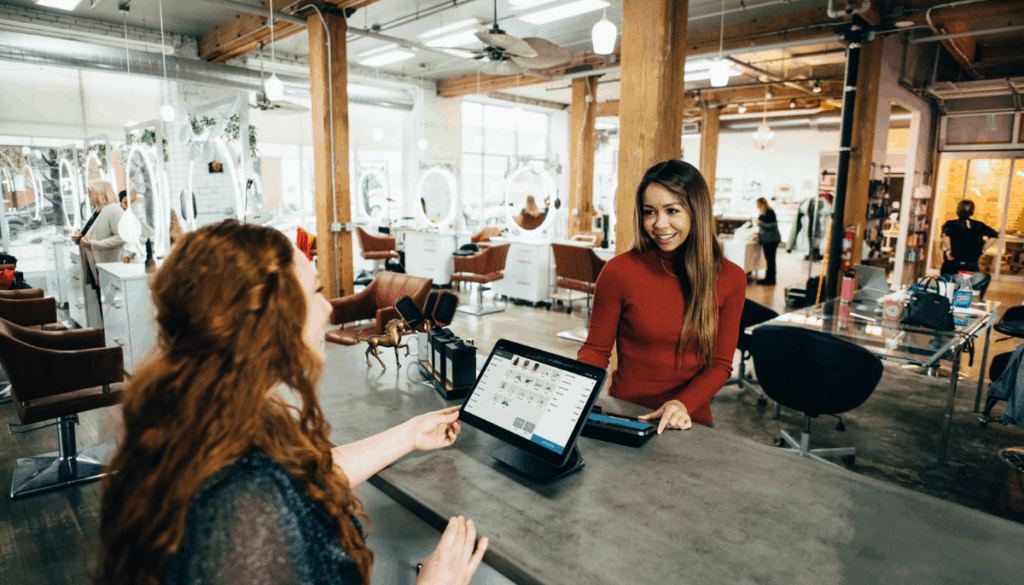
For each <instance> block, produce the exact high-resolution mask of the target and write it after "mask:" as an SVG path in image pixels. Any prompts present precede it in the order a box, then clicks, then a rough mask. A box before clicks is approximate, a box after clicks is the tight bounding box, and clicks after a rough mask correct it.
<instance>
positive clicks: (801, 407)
mask: <svg viewBox="0 0 1024 585" xmlns="http://www.w3.org/2000/svg"><path fill="white" fill-rule="evenodd" d="M751 352H752V353H753V354H754V367H755V368H757V378H758V382H759V383H760V384H761V388H762V389H763V390H764V392H765V394H767V395H768V397H769V398H771V399H772V400H774V401H776V402H778V403H779V404H781V405H783V406H785V407H787V408H792V409H793V410H798V411H800V412H802V413H804V428H803V431H802V432H801V433H800V441H799V442H797V441H796V440H794V439H793V438H792V437H791V436H789V434H788V433H786V431H781V432H780V434H779V444H780V446H788V447H789V449H788V450H790V451H793V452H794V453H799V454H800V455H802V456H804V457H811V458H813V459H817V460H818V461H823V462H826V463H831V462H828V461H826V460H825V459H822V457H821V456H822V455H829V456H841V457H842V458H843V463H846V464H847V465H853V462H854V457H855V455H856V450H855V449H854V448H853V447H846V448H839V449H811V448H810V446H809V445H810V439H811V419H812V418H815V417H817V416H819V415H823V414H824V415H828V416H835V417H837V418H839V415H840V414H842V413H844V412H848V411H850V410H853V409H854V408H857V407H858V406H860V405H861V404H863V403H864V401H865V400H867V399H868V396H871V393H872V392H874V390H875V386H877V385H878V381H879V380H881V379H882V361H881V360H879V359H878V358H877V357H875V356H874V355H872V354H871V352H869V351H868V350H866V349H864V348H863V347H860V346H858V345H854V344H853V343H850V342H848V341H843V340H841V339H837V338H835V337H833V336H831V335H829V334H827V333H823V332H821V331H812V330H810V329H800V328H798V327H788V326H784V325H762V326H761V327H758V328H757V329H755V330H754V335H753V341H752V344H751ZM837 428H838V429H839V430H844V429H843V426H842V419H841V418H840V419H839V426H837Z"/></svg>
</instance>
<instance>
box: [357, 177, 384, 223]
mask: <svg viewBox="0 0 1024 585" xmlns="http://www.w3.org/2000/svg"><path fill="white" fill-rule="evenodd" d="M387 185H388V180H387V177H385V176H384V173H383V172H382V171H379V170H377V169H371V170H369V171H366V172H364V173H363V174H362V176H360V177H359V191H358V193H359V205H360V211H361V212H362V213H363V214H364V215H366V216H367V217H369V218H371V219H375V220H380V219H383V218H384V217H385V216H386V215H387V213H386V211H387V206H388V187H387Z"/></svg>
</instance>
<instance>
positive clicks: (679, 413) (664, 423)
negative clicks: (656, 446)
mask: <svg viewBox="0 0 1024 585" xmlns="http://www.w3.org/2000/svg"><path fill="white" fill-rule="evenodd" d="M658 418H660V419H661V424H659V425H658V434H659V435H660V434H661V433H662V431H664V430H665V429H667V428H669V429H688V428H690V426H692V423H691V422H690V413H689V412H687V411H686V406H684V405H683V403H682V402H679V401H678V400H669V401H668V402H666V403H665V404H662V405H661V408H659V409H658V410H655V411H654V412H651V413H648V414H645V415H643V416H638V417H637V419H639V420H642V421H645V422H646V421H648V420H651V419H658Z"/></svg>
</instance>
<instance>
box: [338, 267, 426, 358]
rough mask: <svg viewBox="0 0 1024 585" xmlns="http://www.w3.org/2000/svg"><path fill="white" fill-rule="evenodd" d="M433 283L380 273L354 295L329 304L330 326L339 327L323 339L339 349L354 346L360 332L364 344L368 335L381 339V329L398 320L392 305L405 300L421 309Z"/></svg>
mask: <svg viewBox="0 0 1024 585" xmlns="http://www.w3.org/2000/svg"><path fill="white" fill-rule="evenodd" d="M433 283H434V281H433V280H431V279H429V278H419V277H416V276H409V275H407V274H397V273H395V272H381V273H380V274H378V275H377V277H376V278H374V279H373V281H372V282H370V284H368V285H366V288H364V289H363V290H361V291H359V292H358V293H356V294H354V295H350V296H347V297H342V298H340V299H333V300H331V301H330V302H331V306H333V307H334V312H333V313H332V314H331V324H332V325H341V326H342V327H341V329H334V330H331V331H328V332H327V333H326V335H325V338H326V339H327V341H331V342H334V343H339V344H341V345H356V344H357V343H359V342H358V341H357V340H356V334H357V333H359V332H362V335H361V337H362V339H363V340H364V341H365V340H366V338H367V337H368V336H370V335H381V334H383V333H384V326H385V325H387V324H388V321H390V320H392V319H401V316H399V314H398V311H397V310H396V309H395V308H394V306H393V305H394V304H395V301H397V300H398V299H400V298H402V297H404V296H409V297H412V299H413V300H414V301H416V304H417V305H422V304H423V303H424V302H425V301H426V300H427V294H429V293H430V287H431V285H432V284H433ZM365 319H370V320H372V321H373V322H372V323H370V324H365V323H363V324H353V325H349V326H347V327H346V324H348V323H354V322H356V321H362V320H365Z"/></svg>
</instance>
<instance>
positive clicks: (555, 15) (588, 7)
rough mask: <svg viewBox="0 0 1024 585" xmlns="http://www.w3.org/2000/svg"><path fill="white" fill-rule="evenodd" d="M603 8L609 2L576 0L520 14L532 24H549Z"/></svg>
mask: <svg viewBox="0 0 1024 585" xmlns="http://www.w3.org/2000/svg"><path fill="white" fill-rule="evenodd" d="M602 8H608V3H607V2H605V1H604V0H576V2H570V3H568V4H562V5H561V6H555V7H553V8H545V9H544V10H538V11H537V12H531V13H530V14H527V15H526V16H520V17H519V19H520V20H525V21H526V22H529V23H530V24H547V23H549V22H555V21H556V20H562V19H563V18H569V17H571V16H579V15H580V14H586V13H588V12H593V11H595V10H600V9H602Z"/></svg>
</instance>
